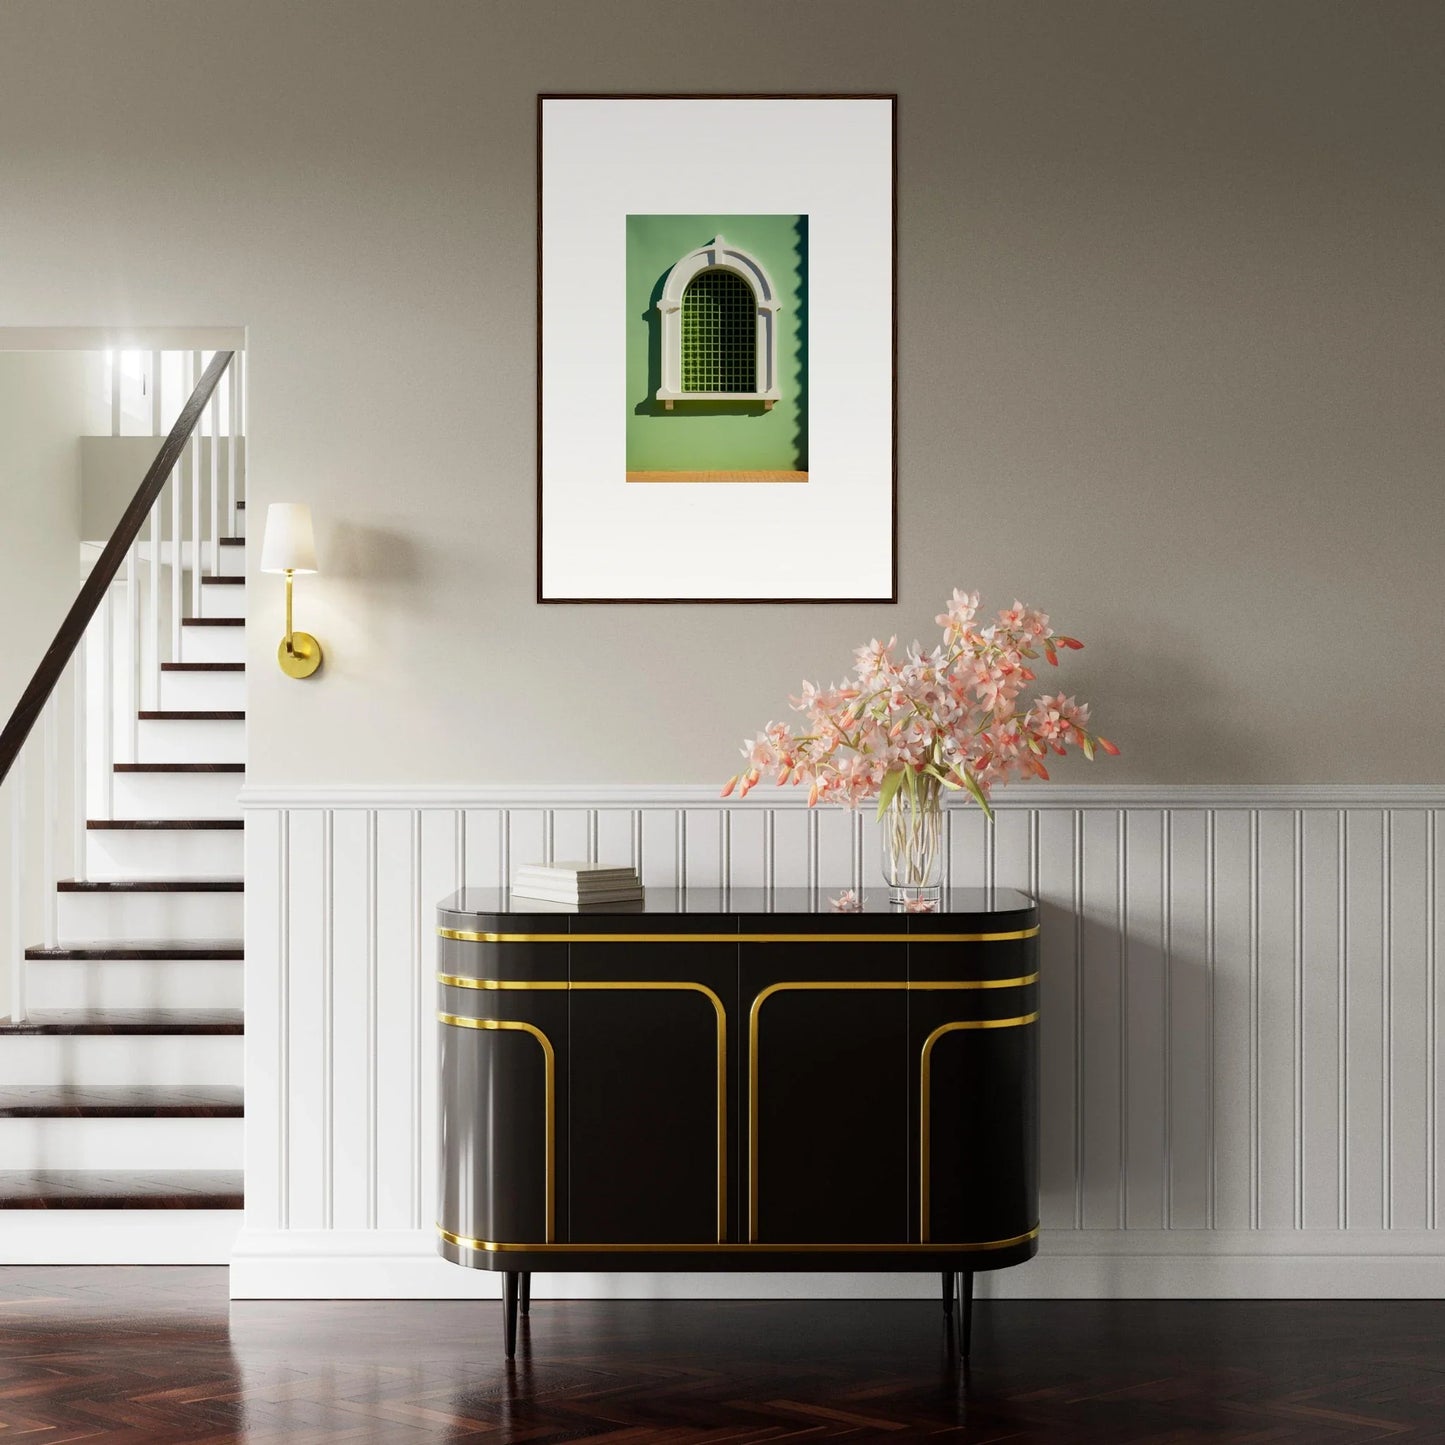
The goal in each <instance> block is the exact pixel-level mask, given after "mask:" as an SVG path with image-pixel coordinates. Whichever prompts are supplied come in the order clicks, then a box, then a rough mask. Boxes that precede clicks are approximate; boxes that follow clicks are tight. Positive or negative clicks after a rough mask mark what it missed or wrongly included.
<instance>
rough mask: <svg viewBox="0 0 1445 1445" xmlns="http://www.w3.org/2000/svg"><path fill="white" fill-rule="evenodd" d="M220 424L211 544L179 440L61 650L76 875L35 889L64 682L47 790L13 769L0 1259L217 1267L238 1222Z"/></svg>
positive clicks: (197, 453) (232, 485)
mask: <svg viewBox="0 0 1445 1445" xmlns="http://www.w3.org/2000/svg"><path fill="white" fill-rule="evenodd" d="M225 355H227V353H218V356H225ZM198 361H199V358H198ZM237 370H239V367H238V368H237ZM196 371H197V372H199V366H197V367H196ZM208 374H209V373H208ZM188 380H190V378H188ZM199 391H200V387H197V392H199ZM231 395H232V405H231V409H230V415H231V416H232V417H235V416H236V415H237V413H238V409H239V408H238V406H237V391H236V388H235V387H233V389H232V393H231ZM215 413H216V403H214V402H213V403H212V407H211V409H210V411H209V412H206V413H202V415H201V418H200V427H199V428H198V430H199V431H200V432H202V433H203V432H204V427H205V417H206V416H207V415H209V416H210V418H211V426H212V432H211V451H210V458H209V472H210V478H209V484H210V488H211V495H210V517H211V519H212V526H213V527H214V529H215V530H214V531H209V532H208V529H207V526H206V507H205V504H204V498H203V496H202V491H203V488H204V487H205V485H206V482H207V476H206V473H207V470H208V467H207V458H206V454H205V452H204V449H203V448H202V447H201V446H200V445H198V438H197V437H196V436H194V435H192V436H189V438H188V444H183V449H182V451H181V452H180V453H179V456H178V459H177V462H176V466H175V471H174V474H172V473H170V472H167V474H166V476H167V477H168V478H169V480H168V481H167V480H166V478H162V481H165V483H166V487H167V488H168V491H169V493H175V494H176V495H175V496H170V495H168V494H162V493H160V492H157V494H156V496H155V497H154V498H152V499H151V500H150V501H149V502H148V503H147V504H146V506H145V508H144V516H145V517H147V518H148V519H149V521H150V524H151V526H150V535H149V541H148V542H147V539H146V537H145V536H144V535H142V534H141V533H140V531H139V529H137V533H136V535H135V536H134V537H133V538H132V539H131V540H130V541H129V542H128V544H127V545H126V547H125V549H124V552H125V559H124V566H123V567H121V566H119V565H117V566H116V569H115V571H116V575H115V576H114V577H113V578H112V579H111V580H109V581H108V582H107V581H105V580H104V579H102V581H101V584H100V585H99V586H97V587H96V588H95V589H94V591H95V592H96V595H97V605H96V607H95V611H94V615H93V617H92V618H90V619H87V620H86V622H85V623H83V624H82V626H84V627H85V635H84V637H83V638H81V637H77V639H76V644H75V646H74V648H73V651H74V653H75V656H76V663H75V666H74V668H73V669H72V672H73V677H72V679H71V683H70V687H69V702H70V714H71V716H70V719H69V721H70V724H71V728H72V730H73V733H74V738H75V767H74V769H73V772H74V774H75V777H76V781H75V783H74V785H73V799H74V803H75V806H76V809H77V826H76V828H75V830H74V838H75V841H74V844H73V847H72V850H71V852H72V855H73V856H72V859H71V861H72V863H73V865H74V870H75V876H74V877H70V878H61V877H48V876H46V875H49V874H51V871H52V867H53V864H54V859H55V856H56V853H57V845H56V842H55V838H54V835H55V831H56V830H55V826H54V825H55V822H56V819H55V817H54V813H56V812H60V811H63V809H61V808H57V807H53V806H52V805H53V804H54V803H55V802H56V801H57V799H58V794H59V785H58V783H57V781H56V779H55V778H53V777H52V773H53V772H57V771H60V770H59V769H58V767H56V766H55V765H56V763H57V761H58V733H59V731H60V726H59V718H58V716H57V714H58V711H59V709H60V708H61V707H62V706H63V703H64V701H65V698H66V693H65V689H63V688H62V689H57V690H53V692H52V695H51V696H50V698H49V702H48V705H47V706H46V709H45V712H44V714H43V717H44V722H45V726H44V730H43V744H42V746H43V752H44V754H45V767H44V769H43V775H44V783H43V789H41V788H37V787H36V779H35V778H34V776H33V775H32V776H31V777H30V778H29V779H28V780H27V777H26V771H25V768H24V766H23V763H24V759H22V766H21V767H20V769H19V770H18V771H19V780H18V783H16V770H12V773H11V782H12V784H14V785H15V786H14V787H13V788H12V793H13V794H14V796H12V799H11V810H12V817H11V822H12V828H11V851H12V859H11V864H12V869H11V871H12V885H13V886H12V904H11V910H10V911H11V916H12V929H11V932H12V939H14V938H17V937H19V936H20V930H21V929H23V928H25V927H27V926H30V927H33V926H34V925H33V922H32V920H33V919H34V917H35V914H36V912H37V908H36V907H35V906H34V905H31V906H27V902H26V898H27V894H28V893H34V892H36V891H37V887H36V886H35V885H32V887H31V888H30V889H29V890H27V889H26V887H25V886H24V885H23V883H21V882H19V881H17V876H18V875H20V874H21V871H22V869H21V865H23V863H24V862H25V861H26V860H25V857H24V856H22V855H25V854H26V853H28V852H29V851H30V850H31V849H32V848H33V839H34V834H35V830H36V828H37V827H39V828H40V829H41V831H42V832H43V834H44V839H43V842H42V844H41V851H42V852H43V853H44V854H45V859H44V863H45V865H46V866H43V867H42V868H41V869H40V870H39V878H38V891H39V892H40V893H41V894H42V897H41V898H40V899H39V900H38V903H39V912H40V915H41V919H42V922H41V927H40V930H39V932H40V933H42V934H43V941H42V942H40V943H34V942H27V944H26V946H24V947H23V949H22V950H21V951H20V952H21V958H20V960H19V961H18V962H15V961H12V968H13V969H14V973H13V975H12V980H11V989H10V992H11V995H12V997H11V1003H10V1010H9V1020H8V1021H7V1022H0V1262H31V1263H42V1262H56V1263H58V1262H78V1261H88V1262H97V1263H99V1262H110V1261H115V1262H121V1261H124V1262H135V1263H161V1262H176V1263H181V1262H221V1261H224V1260H225V1258H226V1257H227V1256H228V1254H229V1251H230V1246H231V1242H232V1240H233V1238H234V1235H235V1232H236V1230H237V1229H238V1228H239V1224H240V1213H239V1211H240V1210H241V1207H242V1200H243V1183H242V1179H243V1176H242V1149H243V1140H242V1128H243V1115H244V1100H243V1090H242V1038H241V1035H242V1033H243V1031H244V1023H243V1015H242V963H243V959H244V948H243V943H242V938H243V932H244V928H243V906H242V905H243V888H244V883H243V876H242V875H243V862H242V858H243V854H242V844H243V835H242V823H241V816H240V810H239V806H238V802H237V794H238V792H239V789H240V787H241V785H242V783H243V782H244V774H245V767H246V762H245V759H246V741H245V716H246V713H245V706H246V703H245V698H246V674H245V610H246V607H245V595H246V579H245V571H246V565H245V559H246V544H245V502H244V500H242V499H240V498H239V497H237V495H236V489H237V486H238V480H237V478H236V475H235V471H234V468H235V466H236V451H237V448H236V447H235V445H234V442H233V441H232V442H231V443H230V445H229V446H228V453H229V455H228V458H227V462H226V465H225V466H222V465H220V464H219V461H218V457H219V451H220V448H219V445H218V443H217V436H218V435H219V426H218V423H217V421H216V415H215ZM180 425H181V423H180V422H179V421H178V423H177V426H180ZM171 435H172V437H174V435H175V432H174V431H173V432H172V434H171ZM162 449H163V450H164V446H163V448H162ZM159 460H161V459H160V458H158V461H159ZM228 467H229V468H231V469H232V470H231V473H230V475H229V476H224V475H223V474H224V473H225V472H226V470H227V468H228ZM148 480H149V474H148ZM218 481H219V482H220V486H219V489H218ZM226 483H229V492H228V491H227V487H226V485H225V484H226ZM188 489H189V498H187V490H188ZM142 490H143V491H144V490H145V488H144V485H143V488H142ZM140 497H141V494H140V493H138V494H137V499H138V500H140ZM187 500H188V501H189V525H188V524H187V521H186V519H185V509H184V508H183V507H182V505H181V503H182V502H185V501H187ZM167 513H169V517H170V521H171V524H172V529H171V530H170V532H169V535H167V530H166V522H167ZM227 517H229V519H230V520H229V523H227V522H226V518H227ZM223 529H224V531H225V532H226V535H219V536H218V535H216V533H217V532H220V531H222V530H223ZM119 535H120V534H119V533H118V534H117V536H118V537H119ZM115 540H116V539H115V538H113V539H112V541H113V542H114V541H115ZM105 562H106V558H105V555H104V554H103V555H102V558H101V561H100V562H98V563H97V564H96V568H97V569H99V568H102V567H103V566H104V565H105ZM94 578H95V573H94V572H92V580H94ZM87 585H89V584H87ZM82 601H84V589H83V590H82V597H81V598H80V599H78V600H77V604H76V606H77V608H79V607H80V606H81V603H82ZM197 602H198V603H199V607H198V608H197V607H196V603H197ZM167 603H168V604H169V605H170V607H171V609H172V610H171V612H170V615H169V616H166V615H163V609H164V608H165V606H166V604H167ZM73 615H74V614H73ZM64 632H65V629H64V628H62V635H63V634H64ZM167 633H170V634H171V636H172V637H173V638H174V639H175V642H174V643H173V644H172V645H170V646H167V645H166V641H165V636H166V634H167ZM60 642H61V638H59V637H58V638H57V644H59V643H60ZM148 644H149V645H148ZM54 651H55V649H54V648H52V653H53V652H54ZM49 656H50V655H49V654H47V660H49ZM43 666H44V664H42V667H43ZM148 674H151V675H148ZM37 676H38V674H37ZM24 707H25V700H24V699H22V704H21V708H20V709H17V713H20V712H23V710H24ZM131 714H133V716H131ZM13 726H14V719H12V728H13ZM39 750H40V749H38V748H37V747H34V746H32V747H31V748H29V749H27V753H35V752H37V751H39ZM3 761H4V756H3V749H0V763H3ZM32 762H33V759H32ZM42 790H43V793H44V795H45V796H44V802H43V804H42V806H41V812H42V817H41V818H40V819H39V820H36V819H33V818H32V819H30V820H29V821H28V822H27V820H26V819H25V805H26V802H27V801H29V802H30V804H31V805H32V806H33V805H34V803H35V801H36V795H37V793H39V792H41V791H42ZM17 810H18V815H19V821H17ZM82 821H83V824H84V826H83V828H82V827H80V826H79V823H80V822H82Z"/></svg>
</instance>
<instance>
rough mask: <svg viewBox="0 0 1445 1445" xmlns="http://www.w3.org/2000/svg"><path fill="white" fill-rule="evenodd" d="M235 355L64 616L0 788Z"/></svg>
mask: <svg viewBox="0 0 1445 1445" xmlns="http://www.w3.org/2000/svg"><path fill="white" fill-rule="evenodd" d="M235 354H236V353H235V352H234V351H218V352H217V353H216V354H215V356H213V357H212V358H211V364H210V365H209V366H208V367H207V368H206V370H205V372H204V373H203V374H202V376H201V379H200V381H198V382H197V383H196V389H195V390H194V391H193V392H192V393H191V395H190V400H188V401H187V402H186V404H185V405H184V406H183V407H182V408H181V414H180V415H179V416H178V417H177V418H176V424H175V425H174V426H173V427H172V428H171V430H170V434H169V435H168V436H167V437H166V439H165V440H164V441H163V442H162V443H161V448H160V450H159V451H158V452H157V453H156V458H155V460H154V461H153V462H152V463H151V464H150V468H149V469H148V470H147V472H146V474H145V479H144V480H143V481H142V482H141V484H140V487H139V489H138V490H137V491H136V494H135V496H134V497H132V498H131V501H130V505H129V506H128V507H127V508H126V509H125V511H124V512H123V513H122V515H121V519H120V521H119V523H117V525H116V529H115V531H114V532H112V533H111V537H110V541H109V542H107V543H106V544H105V547H104V549H103V550H102V551H101V554H100V557H99V558H98V559H97V561H96V564H95V566H94V567H92V568H91V569H90V576H88V577H87V578H86V579H85V581H84V582H83V583H82V584H81V588H80V592H79V593H78V594H77V595H76V598H75V601H74V603H73V604H72V605H71V608H70V611H69V612H67V613H66V614H65V621H64V622H62V623H61V624H60V630H59V631H58V632H57V633H56V634H55V641H54V642H52V643H51V644H50V646H49V648H48V649H47V650H46V653H45V656H44V657H42V658H41V659H40V666H39V667H37V668H36V669H35V676H34V677H32V678H31V679H30V684H29V686H28V687H27V688H26V689H25V691H24V692H23V693H21V695H20V701H19V702H17V703H16V704H15V711H14V712H13V713H11V714H10V721H9V722H7V723H6V724H5V730H4V732H0V783H3V782H4V781H5V778H6V776H7V775H8V773H9V772H10V769H11V768H12V767H13V766H14V765H15V759H16V758H18V757H19V756H20V749H21V748H23V747H24V746H25V740H26V738H28V737H29V736H30V730H31V729H32V728H33V727H34V726H35V723H36V719H38V718H39V716H40V713H41V710H42V709H43V708H44V707H45V704H46V702H47V701H49V698H50V694H51V693H52V692H54V691H55V684H56V683H58V682H59V681H60V679H61V676H62V675H63V674H64V672H65V669H66V666H67V665H68V664H69V662H70V659H71V657H72V655H73V654H74V652H75V649H76V648H77V647H78V646H79V645H80V639H81V638H82V637H84V636H85V629H86V628H87V627H89V626H90V619H91V618H92V617H94V616H95V610H96V608H97V607H99V606H100V599H101V598H102V597H104V596H105V593H106V589H107V588H108V587H109V586H110V584H111V583H112V582H114V581H115V577H116V573H117V572H119V571H120V564H121V563H122V562H123V561H124V560H125V555H126V553H127V552H129V551H130V549H131V546H132V544H133V543H134V542H135V539H136V538H137V537H138V536H139V535H140V529H141V526H142V524H143V523H144V522H145V519H146V517H147V516H149V515H150V509H151V508H152V507H153V506H154V505H155V501H156V498H157V497H159V496H160V494H161V490H162V488H164V486H165V484H166V478H167V477H169V476H170V474H171V472H172V471H173V470H174V469H175V465H176V462H177V461H178V460H179V459H180V455H181V452H182V451H183V450H184V448H185V445H186V443H187V442H188V441H189V440H190V439H191V433H192V432H193V431H195V429H196V423H197V422H198V421H199V420H200V419H201V413H202V412H203V411H204V410H205V409H206V403H207V402H208V401H210V399H211V393H212V392H213V391H215V389H216V383H217V382H218V381H220V379H221V377H222V375H223V374H224V372H225V370H226V368H227V367H228V366H229V365H230V364H231V358H232V357H233V356H234V355H235ZM196 532H197V547H196V557H195V563H196V566H198V567H199V566H200V565H201V557H200V545H199V540H200V539H199V532H200V528H199V527H197V528H196ZM173 545H174V546H175V548H176V566H178V567H179V566H180V565H181V557H180V546H181V540H180V538H179V537H176V538H174V539H173ZM157 561H158V559H157V558H155V557H152V558H151V566H153V567H154V566H156V565H157Z"/></svg>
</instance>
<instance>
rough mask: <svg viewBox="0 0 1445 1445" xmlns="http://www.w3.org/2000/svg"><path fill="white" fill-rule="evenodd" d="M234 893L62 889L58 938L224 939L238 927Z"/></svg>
mask: <svg viewBox="0 0 1445 1445" xmlns="http://www.w3.org/2000/svg"><path fill="white" fill-rule="evenodd" d="M243 896H244V895H242V894H240V893H62V894H61V895H60V897H59V900H58V902H59V906H60V941H61V943H62V944H64V943H75V942H80V941H82V940H86V939H96V940H104V941H106V942H113V943H127V942H131V941H134V940H136V939H167V940H171V939H174V940H178V941H185V940H189V939H217V940H229V939H235V938H240V937H241V933H242V928H243V926H244V925H243V922H242V916H243V907H242V903H243Z"/></svg>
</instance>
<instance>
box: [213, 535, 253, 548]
mask: <svg viewBox="0 0 1445 1445" xmlns="http://www.w3.org/2000/svg"><path fill="white" fill-rule="evenodd" d="M216 540H217V541H218V542H220V544H221V546H223V547H244V546H245V545H246V539H245V538H244V537H218V538H217V539H216Z"/></svg>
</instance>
